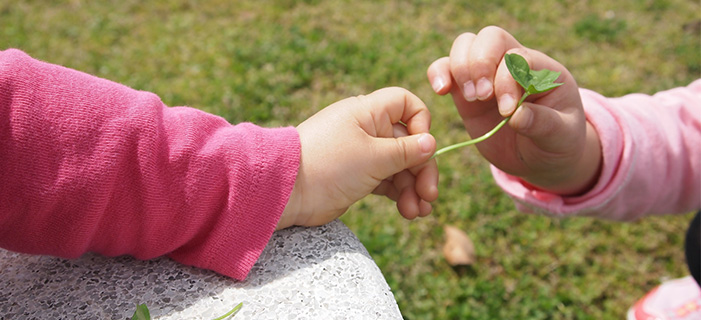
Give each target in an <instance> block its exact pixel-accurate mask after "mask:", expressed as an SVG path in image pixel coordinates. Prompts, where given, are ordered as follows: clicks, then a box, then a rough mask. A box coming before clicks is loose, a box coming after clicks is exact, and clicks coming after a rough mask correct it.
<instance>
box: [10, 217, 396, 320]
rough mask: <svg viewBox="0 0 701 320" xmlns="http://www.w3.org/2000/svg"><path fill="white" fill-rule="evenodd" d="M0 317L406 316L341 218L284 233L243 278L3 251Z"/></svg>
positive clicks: (156, 263)
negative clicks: (143, 307) (142, 312)
mask: <svg viewBox="0 0 701 320" xmlns="http://www.w3.org/2000/svg"><path fill="white" fill-rule="evenodd" d="M0 287H1V288H2V290H0V319H2V320H4V319H8V320H9V319H127V318H130V317H131V315H132V314H133V312H134V310H135V306H136V304H137V303H146V304H147V305H148V307H149V309H150V310H151V316H152V317H153V318H154V319H213V318H215V317H218V316H220V315H223V314H224V313H226V312H228V311H229V310H231V309H232V308H233V307H234V306H236V305H237V304H238V303H239V302H243V308H242V309H241V310H240V311H239V313H238V314H236V316H235V317H234V318H233V319H236V320H240V319H401V314H400V312H399V309H398V307H397V304H396V302H395V300H394V296H393V295H392V292H391V291H390V289H389V287H388V285H387V282H386V281H385V279H384V277H383V276H382V273H381V272H380V270H379V269H378V267H377V265H376V264H375V263H374V261H373V260H372V258H371V257H370V255H369V254H368V252H367V250H365V247H363V245H362V244H361V243H360V241H358V239H357V238H356V237H355V235H354V234H353V233H352V232H351V231H350V230H349V229H348V228H347V227H346V226H345V225H343V223H341V222H339V221H334V222H332V223H330V224H328V225H326V226H322V227H317V228H289V229H286V230H282V231H280V232H277V233H276V234H275V235H274V236H273V238H272V239H271V240H270V243H268V246H267V247H266V249H265V251H264V252H263V254H262V255H261V257H260V259H259V260H258V262H257V263H256V265H255V266H254V268H253V270H251V273H250V274H249V276H248V278H247V279H246V281H243V282H238V281H234V280H232V279H230V278H227V277H223V276H220V275H218V274H216V273H214V272H210V271H206V270H201V269H197V268H192V267H187V266H183V265H181V264H178V263H176V262H174V261H172V260H169V259H167V258H160V259H155V260H150V261H141V260H136V259H133V258H130V257H118V258H106V257H102V256H98V255H86V256H84V257H82V258H81V259H77V260H65V259H59V258H54V257H46V256H31V255H23V254H17V253H13V252H8V251H4V250H0Z"/></svg>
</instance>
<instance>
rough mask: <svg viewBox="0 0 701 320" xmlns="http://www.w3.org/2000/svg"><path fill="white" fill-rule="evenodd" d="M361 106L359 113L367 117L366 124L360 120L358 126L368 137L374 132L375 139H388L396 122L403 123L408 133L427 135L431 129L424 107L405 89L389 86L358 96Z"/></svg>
mask: <svg viewBox="0 0 701 320" xmlns="http://www.w3.org/2000/svg"><path fill="white" fill-rule="evenodd" d="M358 99H360V100H361V104H362V105H363V106H364V108H363V110H359V112H363V113H365V114H366V115H371V117H370V119H367V118H363V117H362V115H360V116H359V118H363V119H367V121H361V126H363V129H364V130H365V131H366V132H368V133H369V134H372V133H376V135H375V136H379V137H392V136H393V128H392V125H393V124H396V123H399V122H400V121H401V122H403V123H404V124H406V128H407V132H408V133H409V134H417V133H424V132H426V133H427V132H429V129H430V128H431V113H430V112H429V111H428V108H427V107H426V105H425V104H424V103H423V101H421V99H419V97H417V96H416V95H414V94H413V93H411V92H409V91H408V90H406V89H403V88H398V87H390V88H383V89H379V90H377V91H375V92H373V93H370V94H368V95H366V96H359V97H358Z"/></svg>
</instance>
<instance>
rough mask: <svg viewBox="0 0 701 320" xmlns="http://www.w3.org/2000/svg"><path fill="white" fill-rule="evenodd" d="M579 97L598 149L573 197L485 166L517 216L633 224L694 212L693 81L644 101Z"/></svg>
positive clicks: (697, 135)
mask: <svg viewBox="0 0 701 320" xmlns="http://www.w3.org/2000/svg"><path fill="white" fill-rule="evenodd" d="M581 95H582V100H583V103H584V110H585V112H586V115H587V119H588V120H589V121H590V122H591V123H592V125H593V126H594V127H595V129H596V130H597V132H598V133H599V136H600V139H601V142H602V151H603V165H602V171H601V176H600V178H599V181H598V183H597V184H596V185H595V186H594V187H593V188H592V189H591V190H590V191H589V192H587V193H586V194H583V195H581V196H576V197H562V196H559V195H556V194H552V193H548V192H543V191H538V190H534V189H531V188H529V187H527V186H526V185H525V184H523V183H521V181H520V180H519V179H518V178H517V177H514V176H510V175H508V174H506V173H504V172H502V171H500V170H498V169H496V168H494V167H493V168H492V173H493V175H494V177H495V179H496V181H497V183H498V184H499V185H500V186H501V187H502V188H503V189H504V190H505V191H506V192H507V193H508V194H509V195H510V196H511V197H512V198H513V199H515V201H516V203H517V206H518V208H519V209H520V210H522V211H525V212H537V213H544V214H550V215H555V216H569V215H586V216H596V217H600V218H607V219H614V220H634V219H636V218H640V217H642V216H645V215H652V214H665V213H687V212H691V211H692V210H696V209H699V208H701V80H696V81H694V82H693V83H691V84H690V85H689V86H687V87H681V88H675V89H672V90H668V91H663V92H659V93H657V94H655V95H652V96H649V95H644V94H630V95H626V96H623V97H619V98H606V97H603V96H601V95H600V94H597V93H595V92H592V91H589V90H585V89H582V90H581Z"/></svg>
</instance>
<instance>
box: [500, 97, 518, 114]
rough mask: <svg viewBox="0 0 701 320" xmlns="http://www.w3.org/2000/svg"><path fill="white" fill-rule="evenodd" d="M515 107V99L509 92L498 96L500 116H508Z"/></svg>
mask: <svg viewBox="0 0 701 320" xmlns="http://www.w3.org/2000/svg"><path fill="white" fill-rule="evenodd" d="M514 109H516V99H514V97H512V96H511V95H510V94H504V95H502V96H501V97H499V113H501V115H502V116H504V117H506V116H509V115H510V114H511V113H512V112H514Z"/></svg>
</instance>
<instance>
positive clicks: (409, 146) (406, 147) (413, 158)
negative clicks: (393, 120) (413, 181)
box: [374, 133, 436, 179]
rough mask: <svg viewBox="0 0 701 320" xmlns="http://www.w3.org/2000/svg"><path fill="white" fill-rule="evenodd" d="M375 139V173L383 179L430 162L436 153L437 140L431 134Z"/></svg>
mask: <svg viewBox="0 0 701 320" xmlns="http://www.w3.org/2000/svg"><path fill="white" fill-rule="evenodd" d="M374 139H375V143H374V144H375V150H376V152H375V155H377V157H376V158H375V160H376V161H377V163H378V164H379V165H377V166H375V168H376V169H377V171H376V172H375V173H376V174H377V175H379V176H381V177H382V178H383V179H384V178H386V177H389V176H391V175H393V174H395V173H398V172H400V171H402V170H404V169H408V168H412V167H415V166H418V165H420V164H422V163H424V162H426V161H428V160H429V159H430V158H431V156H432V155H433V154H434V153H435V151H436V139H435V138H434V137H433V136H432V135H431V134H429V133H420V134H415V135H411V136H405V137H399V138H374Z"/></svg>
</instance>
